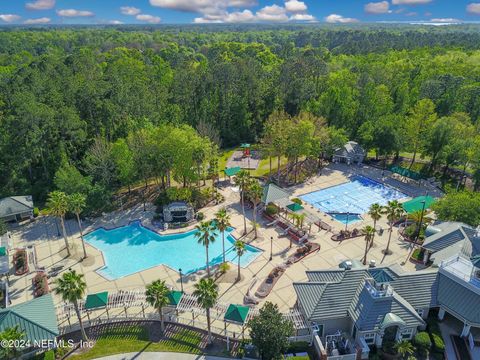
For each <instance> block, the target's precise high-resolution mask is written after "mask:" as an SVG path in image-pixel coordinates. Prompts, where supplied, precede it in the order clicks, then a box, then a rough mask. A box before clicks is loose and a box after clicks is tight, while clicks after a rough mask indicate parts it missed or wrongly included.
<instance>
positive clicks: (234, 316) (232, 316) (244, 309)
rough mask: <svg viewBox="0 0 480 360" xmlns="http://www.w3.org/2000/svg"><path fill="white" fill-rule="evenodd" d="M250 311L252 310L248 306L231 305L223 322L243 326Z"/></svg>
mask: <svg viewBox="0 0 480 360" xmlns="http://www.w3.org/2000/svg"><path fill="white" fill-rule="evenodd" d="M249 311H250V308H249V307H248V306H242V305H235V304H230V305H229V306H228V309H227V311H226V312H225V316H224V317H223V320H224V321H228V322H233V323H237V324H242V325H243V324H244V323H245V321H246V320H247V316H248V312H249Z"/></svg>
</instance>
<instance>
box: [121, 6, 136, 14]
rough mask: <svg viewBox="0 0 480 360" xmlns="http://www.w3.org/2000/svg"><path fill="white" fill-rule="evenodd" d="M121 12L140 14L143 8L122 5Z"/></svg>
mask: <svg viewBox="0 0 480 360" xmlns="http://www.w3.org/2000/svg"><path fill="white" fill-rule="evenodd" d="M120 12H121V13H122V14H123V15H131V16H134V15H138V14H140V13H141V10H140V9H139V8H136V7H133V6H122V7H120Z"/></svg>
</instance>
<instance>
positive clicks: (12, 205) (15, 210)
mask: <svg viewBox="0 0 480 360" xmlns="http://www.w3.org/2000/svg"><path fill="white" fill-rule="evenodd" d="M32 210H33V201H32V197H31V196H10V197H6V198H3V199H1V200H0V218H3V217H7V216H11V215H16V214H20V213H24V212H28V211H32Z"/></svg>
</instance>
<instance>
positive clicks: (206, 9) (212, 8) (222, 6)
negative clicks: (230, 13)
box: [150, 0, 258, 14]
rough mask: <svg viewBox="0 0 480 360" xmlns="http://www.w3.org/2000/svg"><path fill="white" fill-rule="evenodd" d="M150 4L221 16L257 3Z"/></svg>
mask: <svg viewBox="0 0 480 360" xmlns="http://www.w3.org/2000/svg"><path fill="white" fill-rule="evenodd" d="M150 4H151V5H152V6H157V7H161V8H166V9H172V10H180V11H188V12H196V13H200V14H222V13H224V12H225V11H226V10H227V9H228V8H229V7H234V8H242V7H243V8H246V7H252V6H255V5H257V4H258V2H257V0H150Z"/></svg>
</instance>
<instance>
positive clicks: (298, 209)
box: [287, 203, 303, 212]
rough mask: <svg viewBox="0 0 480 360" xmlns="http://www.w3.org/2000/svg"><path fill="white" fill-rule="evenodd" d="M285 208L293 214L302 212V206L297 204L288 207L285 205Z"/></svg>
mask: <svg viewBox="0 0 480 360" xmlns="http://www.w3.org/2000/svg"><path fill="white" fill-rule="evenodd" d="M287 208H288V209H289V210H291V211H294V212H296V211H300V210H303V206H302V205H300V204H297V203H291V204H290V205H287Z"/></svg>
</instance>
